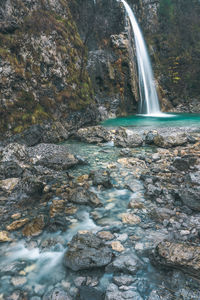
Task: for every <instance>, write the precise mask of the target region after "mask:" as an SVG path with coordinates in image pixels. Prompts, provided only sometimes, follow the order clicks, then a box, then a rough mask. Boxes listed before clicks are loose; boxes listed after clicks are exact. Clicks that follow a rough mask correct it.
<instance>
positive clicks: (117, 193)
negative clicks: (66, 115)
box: [0, 124, 200, 300]
mask: <svg viewBox="0 0 200 300" xmlns="http://www.w3.org/2000/svg"><path fill="white" fill-rule="evenodd" d="M123 125H124V124H123ZM63 145H64V146H66V147H67V148H68V150H69V151H70V152H71V153H73V154H75V155H78V156H81V157H82V158H83V159H85V160H86V161H87V164H84V165H79V166H76V167H74V168H72V169H70V170H69V171H68V173H69V175H70V176H71V177H72V178H74V179H81V178H82V176H85V175H87V174H89V173H90V172H91V171H93V172H94V171H98V170H100V169H104V170H109V173H110V178H111V183H112V186H111V187H109V188H100V187H99V186H90V187H89V190H90V191H91V192H92V193H94V194H95V195H97V197H98V199H99V200H100V202H101V206H97V207H91V206H88V205H79V206H78V209H77V211H75V212H74V214H72V215H69V216H66V220H67V222H68V224H69V225H68V226H67V227H66V230H65V231H57V232H54V233H51V232H48V230H44V231H43V232H42V233H41V235H39V237H31V238H27V239H23V238H21V239H20V240H19V239H18V236H17V235H16V240H15V241H13V242H12V243H10V244H9V245H8V244H2V245H1V247H0V257H1V258H0V263H1V270H0V275H1V281H0V299H31V300H39V299H65V298H45V297H44V295H46V294H47V293H48V292H49V291H51V290H52V289H53V288H58V289H62V290H66V291H68V292H69V294H70V295H71V297H72V299H79V298H77V297H79V296H78V295H79V287H80V285H79V284H77V282H78V279H77V278H79V279H80V278H84V280H85V281H84V280H83V281H84V282H86V283H85V284H86V286H88V287H92V288H95V289H97V290H98V291H101V292H102V293H105V291H106V289H107V288H108V286H109V284H110V283H112V282H113V280H114V282H115V283H116V282H117V280H118V279H117V278H116V274H113V273H112V272H110V271H109V270H108V271H105V270H104V269H99V270H91V271H89V270H87V271H78V272H73V271H71V270H70V269H66V267H65V266H64V265H63V256H64V253H65V252H66V250H67V248H68V243H69V242H70V241H71V240H72V238H73V236H74V235H75V234H76V233H77V232H80V231H81V232H83V231H90V232H93V233H95V234H98V233H99V232H101V231H103V232H104V231H106V232H109V233H110V235H112V236H113V237H112V238H111V240H109V239H108V240H107V241H106V244H107V245H110V246H111V245H112V240H114V241H117V242H119V243H118V244H117V246H118V247H117V248H114V249H113V250H114V253H115V257H120V255H122V254H123V255H125V256H126V255H128V256H130V257H132V256H133V257H136V258H137V259H138V261H139V264H140V267H139V268H138V271H137V272H135V274H134V275H131V273H129V274H128V277H132V279H131V280H130V284H127V285H126V284H124V285H123V286H121V285H120V284H118V286H119V290H120V293H122V294H120V295H121V296H119V298H116V299H115V300H117V299H138V300H139V299H144V300H146V299H149V300H153V299H155V300H156V299H185V300H187V299H200V294H199V292H198V290H197V289H196V286H197V282H196V281H195V280H194V279H192V278H190V277H187V276H185V275H183V274H182V273H181V272H179V271H178V270H177V271H171V270H169V271H166V270H165V271H163V270H161V269H158V268H155V267H154V266H153V265H152V264H151V262H150V259H149V255H150V253H151V251H152V249H153V248H154V246H155V244H156V243H158V242H159V241H162V240H164V239H168V238H169V237H170V234H171V232H170V231H169V230H168V229H167V228H166V227H165V226H160V225H158V223H157V222H156V221H155V220H153V219H152V218H151V216H150V212H151V211H153V210H154V209H155V208H156V207H157V203H155V202H152V201H151V200H150V199H148V198H146V197H145V190H144V185H143V182H142V181H141V180H140V175H141V170H144V169H145V168H147V167H146V165H145V160H144V164H143V165H141V159H142V158H143V157H146V158H148V157H152V155H153V154H154V153H156V148H155V147H154V146H145V147H138V148H134V149H131V156H132V157H134V158H135V159H136V162H135V166H134V167H133V166H131V167H130V165H128V164H127V163H126V161H125V160H124V158H123V155H122V152H121V151H122V150H121V149H120V148H117V147H115V146H114V145H113V143H112V142H108V143H104V144H103V145H92V144H86V143H82V142H78V141H75V140H70V141H67V142H65V143H64V144H63ZM137 158H138V159H140V160H138V161H137ZM56 199H59V196H56V195H55V196H54V198H52V199H50V200H49V204H48V205H50V204H51V203H52V201H53V200H56ZM37 209H38V214H39V213H40V207H38V208H37ZM42 209H43V211H44V208H42ZM132 212H134V214H135V215H136V216H137V217H138V218H139V219H140V221H139V222H138V223H137V222H136V223H134V222H133V224H131V222H126V221H123V217H124V220H125V217H126V216H128V214H130V213H132ZM124 214H125V215H124ZM126 214H127V215H126ZM121 273H122V272H121ZM117 276H118V277H119V276H120V274H118V275H117ZM129 279H130V278H129ZM126 291H129V292H130V291H131V292H132V293H133V294H132V295H135V296H134V297H133V296H131V294H130V297H128V296H127V298H125V297H126V296H123V292H126ZM158 291H161V294H162V293H163V298H161V297H160V298H159V297H158ZM168 291H169V293H171V292H173V295H175V296H173V297H175V298H170V296H169V295H168ZM134 293H135V294H134ZM22 295H23V296H22ZM124 295H125V294H124ZM80 297H82V298H80V299H87V300H90V299H92V300H96V299H104V298H98V297H97V296H96V297H97V298H95V299H94V298H91V297H90V296H89V294H88V296H84V295H83V296H80ZM84 297H85V298H84ZM87 297H88V298H87ZM106 297H107V298H106V299H112V298H109V295H108V296H106ZM120 297H121V298H120ZM66 299H67V298H66ZM113 299H114V298H113Z"/></svg>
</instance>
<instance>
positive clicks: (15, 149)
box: [1, 143, 29, 162]
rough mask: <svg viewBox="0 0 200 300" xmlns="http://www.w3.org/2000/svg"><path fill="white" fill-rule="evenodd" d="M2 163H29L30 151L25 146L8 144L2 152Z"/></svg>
mask: <svg viewBox="0 0 200 300" xmlns="http://www.w3.org/2000/svg"><path fill="white" fill-rule="evenodd" d="M1 161H2V162H8V161H14V162H19V161H29V155H28V150H27V147H26V146H25V145H21V144H17V143H11V144H8V145H7V146H6V147H5V148H4V149H3V152H2V159H1Z"/></svg>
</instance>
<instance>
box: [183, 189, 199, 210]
mask: <svg viewBox="0 0 200 300" xmlns="http://www.w3.org/2000/svg"><path fill="white" fill-rule="evenodd" d="M178 195H179V197H180V198H181V200H182V202H183V203H184V204H185V205H186V206H188V207H189V208H191V209H193V210H197V211H200V186H196V187H195V186H189V185H186V186H182V188H181V189H180V190H179V191H178Z"/></svg>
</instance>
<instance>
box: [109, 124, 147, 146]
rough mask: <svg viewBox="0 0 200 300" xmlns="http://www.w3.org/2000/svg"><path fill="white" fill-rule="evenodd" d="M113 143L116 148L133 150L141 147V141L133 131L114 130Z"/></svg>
mask: <svg viewBox="0 0 200 300" xmlns="http://www.w3.org/2000/svg"><path fill="white" fill-rule="evenodd" d="M114 143H115V146H117V147H123V148H134V147H139V146H141V145H142V144H143V139H142V137H141V136H140V135H139V134H138V133H135V132H134V131H133V130H129V129H125V128H120V129H118V130H116V134H115V140H114Z"/></svg>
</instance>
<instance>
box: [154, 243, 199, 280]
mask: <svg viewBox="0 0 200 300" xmlns="http://www.w3.org/2000/svg"><path fill="white" fill-rule="evenodd" d="M153 261H154V263H156V264H159V265H161V266H163V267H170V268H176V269H179V270H181V271H183V272H185V273H188V274H190V275H192V276H195V277H198V278H200V246H192V245H188V244H186V243H175V242H161V243H159V244H158V245H157V246H156V248H155V251H154V253H153Z"/></svg>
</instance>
